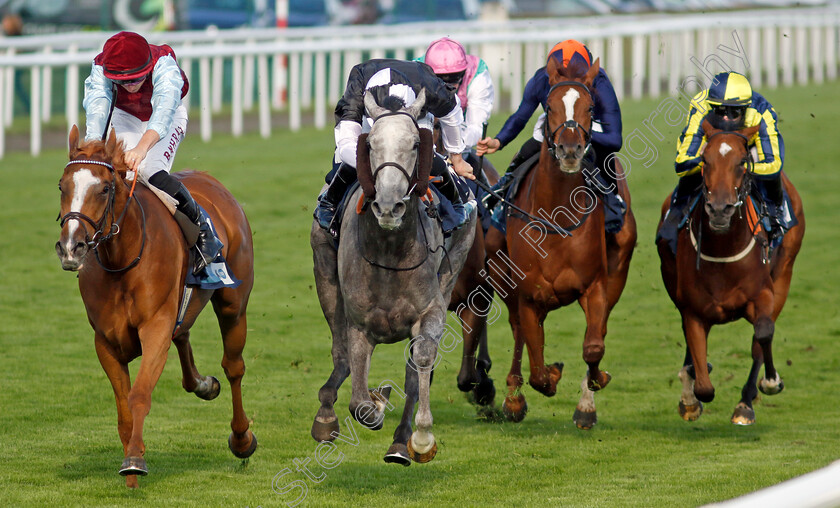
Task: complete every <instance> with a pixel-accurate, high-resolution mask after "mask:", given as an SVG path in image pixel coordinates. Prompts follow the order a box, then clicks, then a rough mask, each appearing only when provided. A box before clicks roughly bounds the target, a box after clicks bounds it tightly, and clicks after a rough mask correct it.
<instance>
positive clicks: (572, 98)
mask: <svg viewBox="0 0 840 508" xmlns="http://www.w3.org/2000/svg"><path fill="white" fill-rule="evenodd" d="M578 99H580V92H578V91H577V90H575V89H574V87H573V88H569V89H568V90H566V95H564V96H563V105H564V106H566V121H567V122H568V121H570V120H574V119H575V102H577V100H578Z"/></svg>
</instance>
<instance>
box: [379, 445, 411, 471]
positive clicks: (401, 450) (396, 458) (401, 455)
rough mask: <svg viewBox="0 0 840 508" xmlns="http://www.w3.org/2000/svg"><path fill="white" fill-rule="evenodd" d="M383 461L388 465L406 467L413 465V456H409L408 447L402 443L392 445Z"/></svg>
mask: <svg viewBox="0 0 840 508" xmlns="http://www.w3.org/2000/svg"><path fill="white" fill-rule="evenodd" d="M382 460H384V461H385V462H387V463H388V464H400V465H402V466H405V467H408V466H410V465H411V456H410V455H409V454H408V447H407V446H406V445H404V444H402V443H394V444H392V445H391V447H390V448H388V452H387V453H385V457H384V458H383V459H382Z"/></svg>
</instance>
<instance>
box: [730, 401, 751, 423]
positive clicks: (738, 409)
mask: <svg viewBox="0 0 840 508" xmlns="http://www.w3.org/2000/svg"><path fill="white" fill-rule="evenodd" d="M730 421H731V422H732V423H734V424H735V425H752V424H754V423H755V411H754V410H753V408H751V407H749V406H748V405H746V404H744V403H743V402H739V403H738V405H737V406H735V412H733V413H732V418H731V419H730Z"/></svg>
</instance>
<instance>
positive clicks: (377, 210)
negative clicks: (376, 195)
mask: <svg viewBox="0 0 840 508" xmlns="http://www.w3.org/2000/svg"><path fill="white" fill-rule="evenodd" d="M371 208H372V209H373V213H375V214H376V215H382V207H380V206H379V203H377V202H376V201H374V202H373V204H372V205H371Z"/></svg>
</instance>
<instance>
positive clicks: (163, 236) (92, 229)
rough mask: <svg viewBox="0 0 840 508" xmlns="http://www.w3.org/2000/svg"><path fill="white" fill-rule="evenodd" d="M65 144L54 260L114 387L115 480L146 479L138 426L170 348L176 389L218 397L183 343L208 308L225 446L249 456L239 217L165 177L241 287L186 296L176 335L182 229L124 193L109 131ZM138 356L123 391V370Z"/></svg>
mask: <svg viewBox="0 0 840 508" xmlns="http://www.w3.org/2000/svg"><path fill="white" fill-rule="evenodd" d="M69 143H70V162H69V163H68V164H67V165H66V166H65V169H64V174H63V175H62V177H61V180H60V181H59V189H60V190H61V212H60V217H61V237H60V238H59V241H58V243H56V252H57V253H58V257H59V259H60V260H61V266H62V268H64V269H65V270H71V271H77V272H78V274H79V290H80V291H81V295H82V300H83V302H84V304H85V309H86V310H87V316H88V321H89V322H90V324H91V326H92V327H93V330H94V344H95V347H96V354H97V356H98V357H99V361H100V363H101V364H102V368H103V369H104V370H105V373H106V374H107V375H108V379H109V381H110V382H111V386H112V387H113V389H114V395H115V397H116V402H117V421H118V430H119V434H120V439H121V440H122V443H123V451H124V454H125V460H124V461H123V463H122V466H121V467H120V474H122V475H125V477H126V480H125V481H126V485H127V486H129V487H137V486H138V482H137V475H145V474H147V473H148V469H147V467H146V461H145V459H144V454H145V451H146V450H145V445H144V444H143V423H144V421H145V419H146V415H147V414H148V413H149V408H150V406H151V402H152V390H153V389H154V387H155V385H156V384H157V381H158V378H159V377H160V375H161V372H162V371H163V366H164V364H165V363H166V357H167V353H168V351H169V346H170V344H171V343H172V342H174V343H175V346H176V347H177V348H178V356H179V358H180V360H181V370H182V373H183V378H182V385H183V387H184V389H185V390H186V391H187V392H193V393H195V394H196V395H197V396H198V397H200V398H202V399H205V400H210V399H213V398H215V397H216V396H218V394H219V391H220V386H219V381H218V380H217V379H216V378H214V377H212V376H202V375H201V374H199V372H198V370H197V369H196V367H195V362H194V361H193V354H192V348H191V346H190V342H189V337H190V332H189V330H190V327H191V326H192V325H193V323H194V322H195V320H196V318H197V317H198V314H199V312H201V310H202V309H203V308H204V306H205V305H206V304H207V302H211V301H212V303H213V310H214V311H215V312H216V317H217V318H218V321H219V327H220V329H221V332H222V341H223V346H224V356H223V357H222V367H223V368H224V371H225V375H226V376H227V378H228V381H229V382H230V387H231V395H232V397H233V419H232V421H231V424H230V426H231V429H232V432H231V434H230V437H229V438H228V446H229V447H230V449H231V451H232V452H233V454H234V455H236V456H237V457H240V458H246V457H249V456H250V455H251V454H252V453H253V452H254V450H255V449H256V447H257V439H256V437H255V436H254V435H253V434H252V433H251V431H250V430H249V429H248V427H249V424H248V418H247V416H246V415H245V410H244V409H243V407H242V393H241V381H242V376H243V375H244V373H245V363H244V362H243V360H242V349H243V348H244V347H245V336H246V333H247V325H246V318H245V309H246V306H247V304H248V296H249V295H250V292H251V287H252V286H253V283H254V270H253V259H254V253H253V244H252V240H251V228H250V226H249V225H248V220H247V219H246V217H245V213H244V212H243V210H242V208H241V207H240V206H239V203H237V202H236V200H235V199H234V198H233V196H232V195H231V194H230V193H229V192H228V191H227V190H226V189H225V188H224V187H223V186H222V184H220V183H219V182H218V181H217V180H215V179H214V178H213V177H211V176H209V175H207V174H204V173H199V172H193V171H189V172H181V173H177V174H176V175H173V176H175V177H176V178H180V179H181V180H182V181H183V182H184V185H186V186H187V187H188V188H189V190H190V193H192V195H193V196H194V197H195V199H196V201H198V202H199V203H200V204H201V206H203V207H204V208H205V210H207V212H208V213H209V215H210V217H211V218H212V221H213V224H214V225H215V227H216V230H217V232H218V234H219V237H220V238H221V240H222V242H224V244H225V248H224V250H223V251H222V254H223V255H224V257H225V258H226V259H227V262H228V265H229V266H230V268H231V270H232V271H233V273H234V275H235V276H236V277H237V278H239V279H241V281H242V283H241V284H240V285H239V286H238V287H236V288H222V289H218V290H196V291H194V292H193V297H192V300H191V302H190V304H189V307H188V308H187V311H186V314H185V316H184V320H183V322H182V323H181V324H180V326H178V327H177V330H176V319H177V316H178V310H179V305H180V304H181V298H182V294H183V287H184V280H185V277H186V275H187V272H188V271H189V270H191V268H190V266H191V265H190V264H189V256H188V252H187V247H186V241H185V240H184V236H183V234H182V233H181V229H180V228H179V226H178V225H177V223H176V222H175V220H174V219H173V218H172V214H171V213H170V212H169V210H167V208H166V206H165V205H164V204H163V202H161V200H160V199H159V198H158V197H157V196H155V195H154V194H153V193H152V192H151V191H150V190H148V189H147V188H146V187H144V186H142V185H138V186H136V187H133V188H132V189H133V190H129V185H128V183H127V182H126V181H125V174H126V167H125V164H124V162H123V146H122V143H121V142H120V143H118V142H117V140H116V135H115V134H114V132H113V131H112V132H111V135H110V136H109V138H108V141H107V143H106V142H101V141H94V142H88V143H85V144H83V145H82V146H79V131H78V129H77V128H76V126H73V128H72V129H71V131H70V139H69ZM131 192H133V195H131V196H130V193H131ZM91 251H93V252H91ZM141 355H142V358H141V360H140V369H139V370H138V372H137V377H136V378H135V380H134V384H133V385H132V383H131V379H130V377H129V371H128V363H129V362H130V361H131V360H133V359H135V358H137V357H138V356H141Z"/></svg>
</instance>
